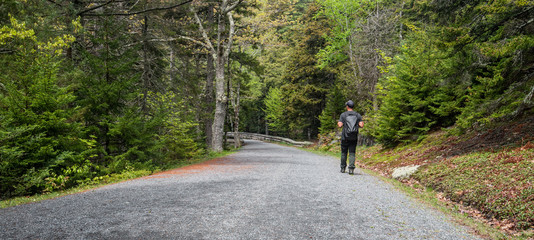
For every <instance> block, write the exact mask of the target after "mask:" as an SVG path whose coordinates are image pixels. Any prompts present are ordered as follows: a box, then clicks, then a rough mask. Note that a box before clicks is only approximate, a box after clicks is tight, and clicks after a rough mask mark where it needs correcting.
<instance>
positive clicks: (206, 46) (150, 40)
mask: <svg viewBox="0 0 534 240" xmlns="http://www.w3.org/2000/svg"><path fill="white" fill-rule="evenodd" d="M181 39H182V40H187V41H190V42H193V43H195V44H198V45H201V46H203V47H205V48H209V46H208V45H206V44H205V43H204V42H202V41H199V40H196V39H194V38H191V37H187V36H178V37H176V38H167V39H161V38H157V39H149V40H146V42H174V41H178V40H181ZM143 42H145V41H141V42H134V43H130V44H126V45H124V46H123V48H127V47H131V46H135V45H137V44H141V43H143Z"/></svg>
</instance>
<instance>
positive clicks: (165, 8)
mask: <svg viewBox="0 0 534 240" xmlns="http://www.w3.org/2000/svg"><path fill="white" fill-rule="evenodd" d="M192 1H193V0H186V1H184V2H181V3H178V4H175V5H172V6H168V7H157V8H150V9H145V10H142V11H137V12H129V13H108V14H85V15H84V16H97V17H103V16H131V15H136V14H142V13H147V12H154V11H164V10H170V9H173V8H177V7H180V6H183V5H185V4H188V3H191V2H192ZM93 10H94V9H93ZM78 15H80V14H78Z"/></svg>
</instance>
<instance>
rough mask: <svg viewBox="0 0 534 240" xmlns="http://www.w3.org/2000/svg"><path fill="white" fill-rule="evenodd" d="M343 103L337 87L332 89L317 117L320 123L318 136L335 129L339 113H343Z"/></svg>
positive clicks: (342, 97)
mask: <svg viewBox="0 0 534 240" xmlns="http://www.w3.org/2000/svg"><path fill="white" fill-rule="evenodd" d="M345 101H346V100H345V97H344V96H343V95H342V94H341V91H340V90H339V88H338V87H337V86H335V87H333V89H332V90H331V91H330V93H329V94H328V95H327V97H326V106H325V108H324V109H323V112H322V113H321V115H320V116H319V121H321V127H320V128H319V133H320V134H326V133H328V132H331V131H332V130H335V129H336V128H337V120H338V119H339V116H340V115H341V113H343V112H344V111H345V109H344V106H345Z"/></svg>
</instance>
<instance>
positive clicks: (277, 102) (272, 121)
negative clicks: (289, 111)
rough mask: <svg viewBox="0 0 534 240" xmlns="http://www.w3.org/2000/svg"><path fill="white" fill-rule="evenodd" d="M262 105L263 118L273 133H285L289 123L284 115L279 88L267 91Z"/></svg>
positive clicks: (282, 100)
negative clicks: (263, 106) (263, 108)
mask: <svg viewBox="0 0 534 240" xmlns="http://www.w3.org/2000/svg"><path fill="white" fill-rule="evenodd" d="M264 104H265V110H264V111H265V115H266V116H265V118H266V119H267V124H269V127H270V128H271V129H272V130H273V131H275V132H279V133H286V132H287V129H288V123H289V121H288V119H287V117H286V113H285V108H286V107H285V106H284V99H283V95H282V91H281V90H280V89H279V88H271V89H269V93H268V94H267V97H265V100H264Z"/></svg>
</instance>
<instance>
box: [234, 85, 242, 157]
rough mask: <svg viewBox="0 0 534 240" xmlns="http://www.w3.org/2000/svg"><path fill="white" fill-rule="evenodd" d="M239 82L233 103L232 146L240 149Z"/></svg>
mask: <svg viewBox="0 0 534 240" xmlns="http://www.w3.org/2000/svg"><path fill="white" fill-rule="evenodd" d="M240 92H241V81H240V80H239V81H238V82H237V87H236V89H235V103H234V146H235V147H236V148H238V147H241V139H240V138H239V106H240V101H241V93H240Z"/></svg>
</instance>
